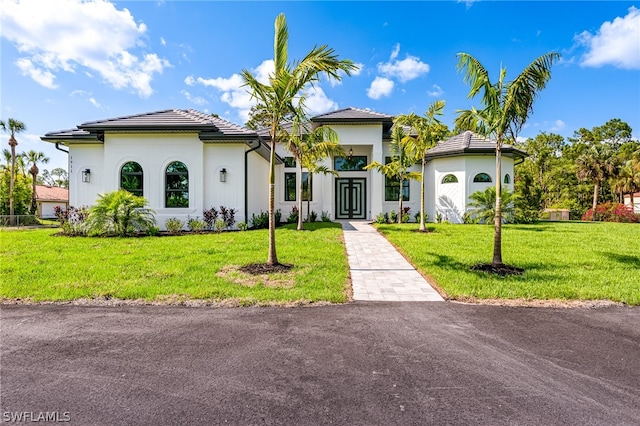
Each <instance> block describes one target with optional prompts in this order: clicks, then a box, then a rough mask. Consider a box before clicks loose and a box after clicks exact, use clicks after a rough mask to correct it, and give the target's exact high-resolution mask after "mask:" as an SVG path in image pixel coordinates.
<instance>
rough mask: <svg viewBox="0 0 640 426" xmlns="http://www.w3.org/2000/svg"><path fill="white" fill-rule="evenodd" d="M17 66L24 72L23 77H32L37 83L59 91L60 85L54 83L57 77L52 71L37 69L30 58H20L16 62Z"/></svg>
mask: <svg viewBox="0 0 640 426" xmlns="http://www.w3.org/2000/svg"><path fill="white" fill-rule="evenodd" d="M16 65H17V66H18V68H20V71H22V75H26V76H29V77H31V78H32V79H33V80H34V81H35V82H36V83H38V84H39V85H41V86H44V87H46V88H48V89H57V88H58V85H57V84H56V83H55V82H54V80H55V79H56V76H55V75H53V73H52V72H51V71H47V70H43V69H40V68H36V67H35V66H34V65H33V62H31V60H29V59H28V58H20V59H18V60H17V61H16Z"/></svg>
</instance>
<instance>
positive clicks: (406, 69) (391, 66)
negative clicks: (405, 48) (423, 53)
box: [378, 44, 429, 83]
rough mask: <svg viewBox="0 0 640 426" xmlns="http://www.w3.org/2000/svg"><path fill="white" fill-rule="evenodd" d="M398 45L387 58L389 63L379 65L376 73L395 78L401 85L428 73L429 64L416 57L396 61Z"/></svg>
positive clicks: (408, 56)
mask: <svg viewBox="0 0 640 426" xmlns="http://www.w3.org/2000/svg"><path fill="white" fill-rule="evenodd" d="M399 53H400V44H396V46H395V47H394V49H393V52H391V56H390V57H389V62H385V63H379V64H378V71H379V72H380V73H381V74H382V75H384V76H385V77H388V78H397V79H398V80H400V82H402V83H406V82H407V81H409V80H413V79H415V78H418V77H420V76H421V75H424V74H426V73H428V72H429V64H426V63H424V62H422V61H420V58H418V57H416V56H411V55H407V57H406V58H405V59H402V60H400V61H399V60H398V59H397V58H398V54H399Z"/></svg>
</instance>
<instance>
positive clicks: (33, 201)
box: [31, 173, 37, 214]
mask: <svg viewBox="0 0 640 426" xmlns="http://www.w3.org/2000/svg"><path fill="white" fill-rule="evenodd" d="M31 176H32V177H33V182H32V183H31V214H36V207H37V203H36V177H37V174H36V173H32V174H31Z"/></svg>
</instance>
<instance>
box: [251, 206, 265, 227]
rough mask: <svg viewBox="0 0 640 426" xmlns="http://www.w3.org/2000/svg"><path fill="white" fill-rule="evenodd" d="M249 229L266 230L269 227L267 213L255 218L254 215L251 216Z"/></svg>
mask: <svg viewBox="0 0 640 426" xmlns="http://www.w3.org/2000/svg"><path fill="white" fill-rule="evenodd" d="M251 227H252V228H253V229H266V228H268V227H269V212H263V211H262V210H260V213H259V214H258V215H257V216H256V214H255V213H253V214H251Z"/></svg>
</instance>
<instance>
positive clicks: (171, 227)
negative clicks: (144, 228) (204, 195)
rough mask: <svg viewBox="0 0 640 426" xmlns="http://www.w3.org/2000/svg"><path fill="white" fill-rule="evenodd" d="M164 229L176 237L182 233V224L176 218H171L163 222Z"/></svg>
mask: <svg viewBox="0 0 640 426" xmlns="http://www.w3.org/2000/svg"><path fill="white" fill-rule="evenodd" d="M164 227H165V228H167V232H169V233H170V234H171V235H176V234H178V233H180V231H182V228H183V227H184V222H183V221H181V220H180V219H178V218H177V217H171V218H169V219H167V220H166V221H165V222H164Z"/></svg>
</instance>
